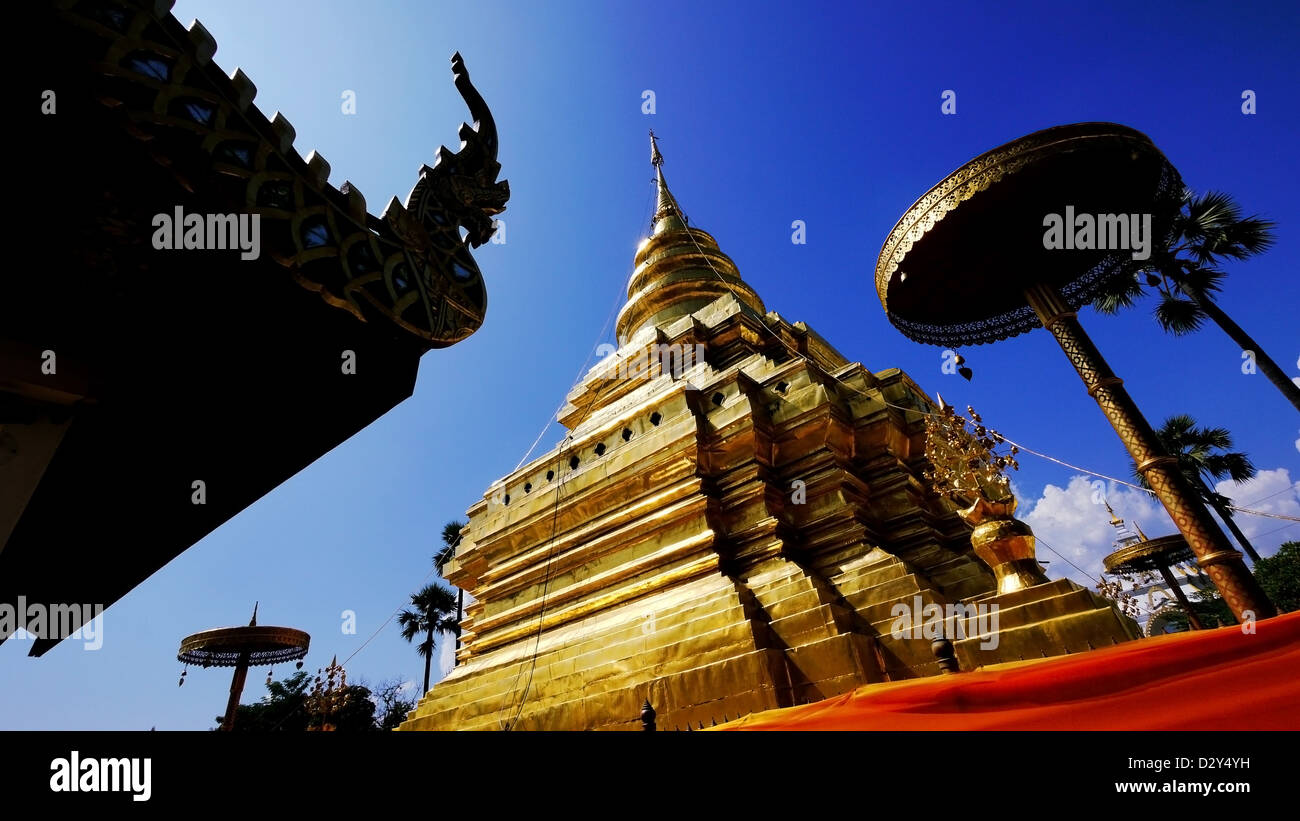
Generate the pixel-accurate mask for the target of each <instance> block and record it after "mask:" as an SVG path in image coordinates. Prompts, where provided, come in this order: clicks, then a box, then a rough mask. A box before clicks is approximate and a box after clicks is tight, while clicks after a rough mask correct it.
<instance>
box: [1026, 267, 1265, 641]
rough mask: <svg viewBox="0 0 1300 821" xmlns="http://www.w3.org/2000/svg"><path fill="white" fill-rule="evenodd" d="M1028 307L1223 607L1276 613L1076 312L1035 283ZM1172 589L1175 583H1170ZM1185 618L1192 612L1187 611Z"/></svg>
mask: <svg viewBox="0 0 1300 821" xmlns="http://www.w3.org/2000/svg"><path fill="white" fill-rule="evenodd" d="M1025 297H1026V298H1027V299H1028V300H1029V305H1030V307H1032V308H1033V309H1034V313H1036V314H1037V315H1038V319H1039V321H1040V322H1042V323H1043V327H1044V328H1046V329H1047V330H1049V331H1051V333H1052V336H1054V337H1055V338H1056V341H1057V343H1058V344H1059V345H1060V346H1061V350H1063V351H1065V355H1066V357H1067V358H1068V359H1069V360H1070V364H1072V365H1074V369H1075V370H1076V371H1078V372H1079V377H1080V378H1081V379H1082V380H1083V384H1084V386H1085V387H1087V389H1088V395H1089V396H1091V397H1092V398H1093V399H1094V400H1096V402H1097V404H1098V406H1100V407H1101V410H1102V412H1103V413H1104V414H1106V418H1107V419H1109V420H1110V424H1111V427H1113V428H1115V432H1116V433H1118V434H1119V438H1120V441H1122V442H1123V443H1124V447H1125V448H1127V449H1128V452H1129V455H1130V456H1132V457H1133V462H1134V463H1135V464H1136V465H1137V470H1138V472H1139V473H1141V474H1142V477H1143V478H1144V479H1146V481H1147V485H1148V486H1150V487H1151V489H1152V490H1154V491H1155V494H1156V497H1157V498H1158V499H1159V500H1160V504H1161V505H1163V506H1164V508H1165V511H1166V512H1168V514H1169V518H1170V519H1172V520H1173V522H1174V525H1175V526H1176V527H1177V528H1178V530H1179V532H1180V533H1182V534H1183V536H1184V537H1185V538H1186V539H1187V544H1188V546H1189V547H1191V549H1192V552H1193V553H1195V554H1196V563H1197V564H1198V565H1200V567H1201V568H1202V569H1203V570H1205V572H1206V574H1207V575H1209V577H1210V579H1211V581H1213V582H1214V586H1215V587H1217V588H1218V589H1219V593H1220V594H1221V595H1222V596H1223V600H1224V601H1225V602H1226V603H1227V605H1228V609H1230V610H1231V611H1232V615H1233V616H1235V617H1236V619H1237V621H1238V622H1241V623H1245V622H1247V621H1253V620H1255V619H1265V618H1269V617H1272V616H1275V615H1277V611H1275V610H1274V609H1273V605H1272V604H1271V603H1270V602H1269V600H1268V597H1267V596H1265V595H1264V591H1263V590H1261V589H1260V587H1259V584H1258V583H1257V582H1256V581H1255V577H1254V576H1252V575H1251V574H1250V571H1249V570H1248V569H1246V563H1245V562H1244V561H1242V558H1241V553H1239V552H1237V550H1236V549H1235V548H1234V547H1233V546H1232V544H1231V543H1230V542H1229V541H1228V540H1227V538H1226V537H1225V536H1224V535H1223V531H1221V530H1219V528H1218V526H1217V525H1216V524H1215V522H1214V519H1213V518H1211V517H1210V513H1209V511H1208V510H1206V508H1205V504H1204V503H1203V502H1202V501H1201V497H1200V495H1199V494H1197V493H1196V491H1195V490H1194V489H1193V488H1192V486H1191V483H1190V482H1188V481H1187V477H1185V476H1184V475H1183V473H1182V471H1180V470H1179V469H1178V460H1177V459H1175V458H1174V457H1172V456H1168V455H1166V454H1165V452H1164V449H1163V448H1162V447H1161V446H1160V443H1159V440H1158V439H1157V438H1156V435H1155V432H1154V431H1153V430H1152V429H1151V425H1150V424H1149V423H1148V422H1147V420H1146V418H1145V417H1143V416H1142V412H1141V411H1140V410H1138V407H1137V404H1136V403H1135V402H1134V401H1133V398H1132V397H1130V396H1129V394H1128V391H1127V390H1125V389H1124V382H1123V380H1122V379H1120V378H1119V377H1118V376H1116V375H1115V373H1114V372H1113V371H1112V370H1111V369H1110V365H1108V364H1106V360H1105V359H1104V358H1103V357H1102V355H1101V352H1100V351H1098V350H1097V346H1096V345H1094V344H1093V342H1092V339H1091V338H1090V337H1089V336H1088V334H1087V333H1085V332H1084V330H1083V326H1082V325H1080V324H1079V319H1078V316H1077V314H1076V313H1075V312H1074V311H1072V310H1070V308H1069V305H1067V304H1066V302H1065V300H1064V299H1062V298H1061V295H1060V293H1059V292H1058V291H1057V290H1056V288H1054V287H1052V286H1051V285H1049V284H1047V283H1043V282H1040V283H1036V284H1034V285H1031V286H1029V287H1028V288H1026V289H1025ZM1174 587H1175V589H1177V585H1174ZM1188 613H1189V618H1191V619H1194V618H1195V616H1192V615H1190V614H1191V610H1190V609H1188Z"/></svg>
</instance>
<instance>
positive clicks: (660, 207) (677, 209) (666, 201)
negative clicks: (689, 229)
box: [650, 129, 686, 227]
mask: <svg viewBox="0 0 1300 821" xmlns="http://www.w3.org/2000/svg"><path fill="white" fill-rule="evenodd" d="M650 164H651V165H652V166H654V169H655V182H656V183H657V184H658V186H659V201H658V203H657V204H656V205H655V215H654V219H653V220H652V221H651V222H652V224H655V225H657V224H658V223H659V222H660V221H661V220H663V219H664V218H665V217H668V216H675V217H677V218H678V219H679V220H681V226H680V227H685V226H686V215H685V214H683V213H682V209H681V206H679V205H678V204H677V199H676V198H675V197H674V196H673V194H672V192H671V191H669V190H668V182H667V181H666V180H665V179H664V155H663V154H660V153H659V138H658V137H656V136H655V133H654V130H653V129H652V130H651V131H650Z"/></svg>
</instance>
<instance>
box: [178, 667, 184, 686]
mask: <svg viewBox="0 0 1300 821" xmlns="http://www.w3.org/2000/svg"><path fill="white" fill-rule="evenodd" d="M185 673H186V671H185V670H181V680H180V681H178V682H176V686H177V687H183V686H185Z"/></svg>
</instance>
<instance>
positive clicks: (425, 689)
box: [424, 621, 433, 693]
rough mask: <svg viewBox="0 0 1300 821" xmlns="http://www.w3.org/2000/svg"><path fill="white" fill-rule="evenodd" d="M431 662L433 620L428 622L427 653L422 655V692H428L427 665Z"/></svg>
mask: <svg viewBox="0 0 1300 821" xmlns="http://www.w3.org/2000/svg"><path fill="white" fill-rule="evenodd" d="M432 663H433V622H432V621H430V623H429V655H427V656H425V657H424V692H426V693H427V692H429V665H430V664H432Z"/></svg>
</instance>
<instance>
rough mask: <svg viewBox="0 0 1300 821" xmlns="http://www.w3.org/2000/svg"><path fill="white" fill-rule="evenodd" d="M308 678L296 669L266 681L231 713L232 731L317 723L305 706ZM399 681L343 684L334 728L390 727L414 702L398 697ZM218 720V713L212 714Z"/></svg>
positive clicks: (288, 729)
mask: <svg viewBox="0 0 1300 821" xmlns="http://www.w3.org/2000/svg"><path fill="white" fill-rule="evenodd" d="M311 686H312V678H311V676H310V675H309V674H308V673H306V672H302V671H299V672H297V673H294V674H293V675H291V676H289V677H288V678H286V679H283V680H281V681H272V682H271V683H270V684H269V685H267V688H266V689H267V695H266V696H265V697H264V698H262V700H260V701H257V702H254V703H252V704H241V705H239V708H238V711H237V712H236V714H235V728H234V731H235V732H241V733H270V732H277V733H301V732H304V731H306V730H308V729H309V728H317V727H319V722H320V718H319V717H317V716H312V715H311V714H310V713H309V712H308V710H307V698H308V697H309V696H310V695H311ZM401 689H402V688H401V684H400V682H397V683H390V682H386V683H384V684H381V685H379V687H378V688H377V689H376V690H375V691H372V690H371V689H370V688H369V687H367V686H365V685H364V684H352V685H349V686H348V687H346V688H344V690H343V694H345V695H346V700H345V701H344V704H343V707H342V708H341V709H340V710H339V711H338V712H337V713H336V714H335V715H334V717H333V721H332V722H331V723H332V724H333V725H334V730H335V732H341V733H361V732H376V731H379V730H391V729H392V728H393V727H396V726H397V724H399V723H401V722H402V721H403V720H404V719H405V718H406V713H408V712H410V711H411V710H412V709H414V707H415V704H414V703H413V702H409V701H403V700H401V698H400V693H401ZM216 721H217V725H218V726H220V724H221V716H217V718H216Z"/></svg>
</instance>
